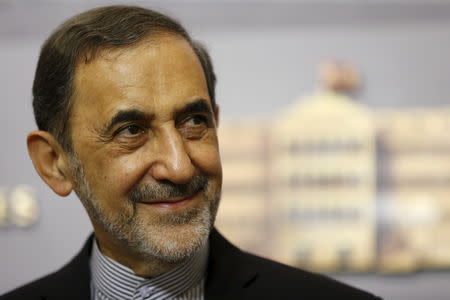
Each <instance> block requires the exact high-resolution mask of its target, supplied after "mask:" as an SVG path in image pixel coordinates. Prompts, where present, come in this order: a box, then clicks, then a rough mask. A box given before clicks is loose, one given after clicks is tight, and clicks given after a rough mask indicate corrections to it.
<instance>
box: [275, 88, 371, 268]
mask: <svg viewBox="0 0 450 300" xmlns="http://www.w3.org/2000/svg"><path fill="white" fill-rule="evenodd" d="M274 124H275V125H274V131H273V138H272V142H273V143H272V145H273V148H272V152H271V153H272V162H273V164H272V170H273V172H272V176H273V180H274V182H273V191H274V192H273V197H274V198H275V199H276V200H275V199H274V200H273V202H275V201H276V207H274V209H273V211H277V212H278V217H279V223H278V228H277V236H278V238H279V239H278V241H277V245H278V246H279V249H280V251H278V253H277V254H276V255H277V257H278V259H280V260H282V261H283V262H286V263H289V264H292V265H297V266H302V267H306V268H310V269H314V270H320V271H327V270H328V271H329V270H336V269H349V270H359V271H363V270H368V269H370V268H371V267H372V265H373V263H374V259H375V232H376V230H375V226H376V224H375V209H374V207H375V175H376V172H375V127H374V122H373V121H372V117H371V114H370V112H369V111H368V110H367V109H366V108H365V107H363V106H362V105H360V104H358V103H355V102H354V101H352V100H351V99H350V98H348V97H346V96H344V95H342V94H338V93H336V92H332V91H321V92H317V93H315V94H313V95H311V96H309V97H307V98H306V99H303V101H300V102H299V104H298V105H297V106H295V107H293V108H291V109H289V110H288V111H286V112H284V113H283V114H281V115H280V116H279V117H278V119H277V120H275V121H274Z"/></svg>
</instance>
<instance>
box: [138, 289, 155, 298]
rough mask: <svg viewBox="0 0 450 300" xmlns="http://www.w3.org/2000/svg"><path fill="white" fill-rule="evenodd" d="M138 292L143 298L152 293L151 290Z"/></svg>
mask: <svg viewBox="0 0 450 300" xmlns="http://www.w3.org/2000/svg"><path fill="white" fill-rule="evenodd" d="M140 292H141V296H142V297H143V298H147V297H149V296H150V294H151V293H152V291H151V289H142V290H141V291H140Z"/></svg>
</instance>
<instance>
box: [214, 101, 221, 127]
mask: <svg viewBox="0 0 450 300" xmlns="http://www.w3.org/2000/svg"><path fill="white" fill-rule="evenodd" d="M219 112H220V111H219V106H218V105H217V104H216V105H215V106H214V118H215V119H216V127H219Z"/></svg>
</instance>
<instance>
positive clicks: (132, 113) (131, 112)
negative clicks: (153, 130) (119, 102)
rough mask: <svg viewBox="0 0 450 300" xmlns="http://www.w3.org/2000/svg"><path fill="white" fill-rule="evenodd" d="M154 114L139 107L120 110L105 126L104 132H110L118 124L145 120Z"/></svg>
mask: <svg viewBox="0 0 450 300" xmlns="http://www.w3.org/2000/svg"><path fill="white" fill-rule="evenodd" d="M151 118H152V116H151V115H149V114H147V113H145V112H143V111H141V110H138V109H126V110H119V111H118V112H117V113H116V114H115V115H114V117H113V118H112V119H111V121H109V123H108V125H106V126H105V130H104V131H103V132H109V131H110V130H111V129H112V128H113V127H114V126H115V125H116V124H119V123H123V122H129V121H144V120H149V119H151Z"/></svg>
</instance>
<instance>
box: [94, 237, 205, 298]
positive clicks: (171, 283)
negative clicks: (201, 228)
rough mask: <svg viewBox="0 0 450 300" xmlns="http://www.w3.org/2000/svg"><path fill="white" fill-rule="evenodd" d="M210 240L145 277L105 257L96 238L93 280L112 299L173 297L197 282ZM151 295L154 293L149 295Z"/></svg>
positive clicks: (202, 273)
mask: <svg viewBox="0 0 450 300" xmlns="http://www.w3.org/2000/svg"><path fill="white" fill-rule="evenodd" d="M207 260H208V244H206V245H205V246H204V247H203V248H201V249H200V250H199V251H197V253H196V254H195V255H193V256H192V257H190V258H189V259H188V260H187V261H186V262H184V263H183V264H182V265H180V266H178V267H176V268H175V269H173V270H171V271H169V272H167V273H163V274H161V275H158V276H155V277H152V278H143V277H140V276H137V275H136V274H134V272H133V271H132V270H131V269H130V268H128V267H126V266H124V265H121V264H120V263H118V262H116V261H114V260H112V259H110V258H109V257H106V256H105V255H104V254H103V253H102V252H101V251H100V249H99V247H98V245H97V242H96V240H95V239H94V241H93V247H92V255H91V274H92V284H93V285H94V287H95V289H96V290H98V291H100V292H101V293H103V294H104V295H106V296H107V297H109V298H111V299H133V297H134V295H135V294H136V293H140V294H141V297H142V298H144V299H145V298H152V299H153V298H155V299H156V298H157V299H170V298H174V297H176V296H177V295H180V294H182V293H184V292H186V291H188V290H189V289H190V288H192V287H193V286H194V285H196V284H198V283H199V282H200V281H201V280H202V279H203V277H204V275H205V272H206V264H207ZM150 296H151V297H150Z"/></svg>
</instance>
